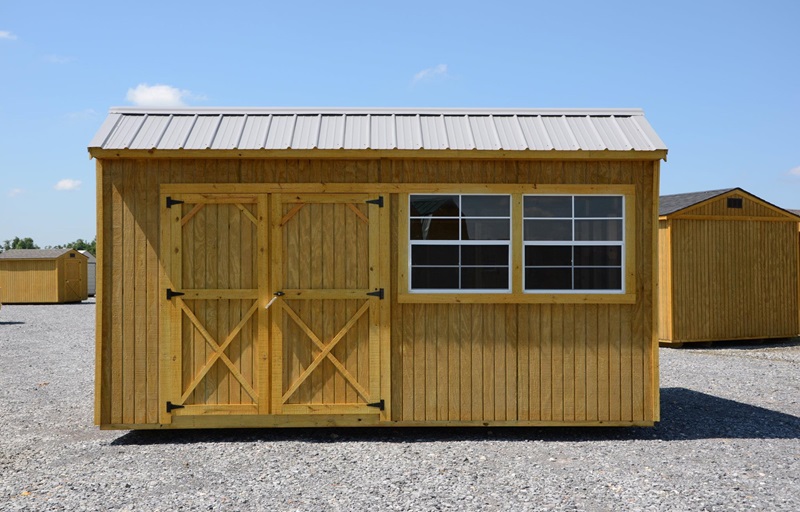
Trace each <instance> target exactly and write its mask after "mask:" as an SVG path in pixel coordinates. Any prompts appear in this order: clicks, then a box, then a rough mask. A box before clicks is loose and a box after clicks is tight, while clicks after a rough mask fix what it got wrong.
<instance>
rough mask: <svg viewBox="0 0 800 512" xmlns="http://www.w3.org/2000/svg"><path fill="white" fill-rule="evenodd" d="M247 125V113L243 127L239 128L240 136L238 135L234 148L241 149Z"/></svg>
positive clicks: (243, 120)
mask: <svg viewBox="0 0 800 512" xmlns="http://www.w3.org/2000/svg"><path fill="white" fill-rule="evenodd" d="M245 126H247V114H246V113H245V115H244V118H243V119H242V129H241V130H239V136H238V137H236V142H235V143H234V145H233V149H239V147H240V146H241V144H242V137H244V127H245Z"/></svg>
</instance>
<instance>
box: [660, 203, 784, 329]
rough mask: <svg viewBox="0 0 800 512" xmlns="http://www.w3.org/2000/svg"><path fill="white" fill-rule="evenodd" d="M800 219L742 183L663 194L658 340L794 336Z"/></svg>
mask: <svg viewBox="0 0 800 512" xmlns="http://www.w3.org/2000/svg"><path fill="white" fill-rule="evenodd" d="M798 221H800V217H798V216H797V215H796V214H794V213H792V212H790V211H788V210H784V209H782V208H778V207H777V206H774V205H772V204H770V203H768V202H766V201H764V200H763V199H760V198H758V197H756V196H754V195H753V194H750V193H748V192H747V191H745V190H742V189H741V188H731V189H724V190H710V191H706V192H694V193H688V194H676V195H669V196H662V197H661V198H660V206H659V260H660V267H659V269H660V290H661V291H660V297H659V339H660V340H661V342H662V343H663V344H681V343H685V342H701V341H724V340H744V339H766V338H787V337H792V336H796V335H797V334H798V333H800V309H799V308H798V301H799V300H800V299H799V298H798V295H799V294H800V288H799V286H800V281H799V280H798V279H799V278H798V269H799V268H800V267H798V265H800V254H799V253H800V247H798Z"/></svg>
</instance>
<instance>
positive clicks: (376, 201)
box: [366, 196, 383, 208]
mask: <svg viewBox="0 0 800 512" xmlns="http://www.w3.org/2000/svg"><path fill="white" fill-rule="evenodd" d="M366 203H367V204H377V205H378V208H383V196H378V199H370V200H369V201H366Z"/></svg>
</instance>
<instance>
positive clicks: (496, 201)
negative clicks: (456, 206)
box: [461, 196, 511, 217]
mask: <svg viewBox="0 0 800 512" xmlns="http://www.w3.org/2000/svg"><path fill="white" fill-rule="evenodd" d="M461 213H462V214H463V215H464V216H465V217H510V216H511V197H510V196H461Z"/></svg>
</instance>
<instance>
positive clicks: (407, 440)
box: [0, 301, 800, 511]
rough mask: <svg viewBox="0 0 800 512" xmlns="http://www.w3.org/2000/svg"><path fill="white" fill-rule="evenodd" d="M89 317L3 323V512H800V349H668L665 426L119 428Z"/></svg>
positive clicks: (17, 309) (8, 309)
mask: <svg viewBox="0 0 800 512" xmlns="http://www.w3.org/2000/svg"><path fill="white" fill-rule="evenodd" d="M94 313H95V304H94V302H92V301H88V302H84V303H82V304H74V305H58V306H13V305H5V306H3V308H2V311H0V361H2V363H3V364H2V367H0V510H3V511H5V510H26V511H27V510H148V511H150V510H315V511H318V510H345V511H350V510H365V509H372V510H513V511H517V510H590V511H594V510H748V509H753V510H792V511H795V510H800V487H798V484H797V475H798V474H800V373H798V372H800V339H794V340H786V341H784V342H782V343H768V344H739V343H737V344H725V345H723V344H718V345H715V346H706V347H700V348H693V349H685V348H684V349H661V363H662V364H661V366H662V368H661V375H662V389H661V400H662V418H663V421H662V422H661V423H659V424H658V425H657V426H656V427H655V428H626V429H614V428H586V429H577V428H569V429H564V428H551V429H544V428H514V429H501V428H495V429H482V428H481V429H438V430H437V429H393V428H390V429H361V430H358V429H356V430H350V429H335V430H306V429H299V430H224V431H182V432H125V431H100V430H99V429H98V428H97V427H95V426H94V425H93V424H92V421H93V420H92V406H93V376H94V370H93V358H94Z"/></svg>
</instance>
